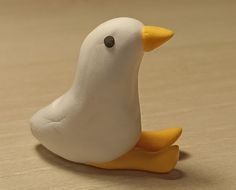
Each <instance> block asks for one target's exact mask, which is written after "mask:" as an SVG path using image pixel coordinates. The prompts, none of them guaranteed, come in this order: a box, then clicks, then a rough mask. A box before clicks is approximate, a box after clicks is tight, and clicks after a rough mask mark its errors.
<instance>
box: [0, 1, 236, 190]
mask: <svg viewBox="0 0 236 190" xmlns="http://www.w3.org/2000/svg"><path fill="white" fill-rule="evenodd" d="M235 10H236V1H233V0H231V1H227V0H226V1H223V0H222V1H215V0H207V1H188V0H182V1H166V0H162V1H155V0H145V1H144V0H142V1H135V0H133V1H125V0H119V1H118V0H116V1H105V0H101V1H91V0H81V1H76V0H59V1H45V0H44V1H36V0H33V1H25V0H23V1H16V0H15V1H13V0H11V1H6V0H5V1H4V0H0V189H1V190H25V189H32V190H39V189H47V190H54V189H55V190H68V189H73V190H74V189H90V190H92V189H96V190H97V189H109V190H113V189H115V190H118V189H122V190H123V189H127V190H128V189H148V190H149V189H163V190H168V189H171V190H173V189H174V190H178V189H181V190H183V189H186V190H189V189H191V190H195V189H214V190H218V189H219V190H222V189H225V190H231V189H232V190H233V189H236V180H235V179H236V164H235V162H236V158H235V157H236V52H235V49H236V38H235V36H236V23H235V18H236V11H235ZM119 16H129V17H134V18H137V19H139V20H140V21H142V22H143V23H145V24H146V25H159V26H165V27H167V28H171V29H172V30H174V31H175V33H176V35H175V37H174V38H173V39H172V40H170V41H169V42H168V43H167V44H165V45H164V46H162V47H161V48H160V49H159V50H155V51H153V52H151V53H147V54H145V57H144V59H143V62H142V65H141V68H140V74H139V87H140V102H141V109H142V123H143V128H144V129H145V130H151V129H162V128H167V127H176V126H182V127H183V135H182V137H181V139H180V140H179V141H178V142H177V143H178V144H179V145H180V148H181V151H182V152H181V157H180V161H179V163H178V164H177V167H176V169H175V170H173V171H172V172H171V173H169V174H164V175H161V174H154V173H148V172H138V171H106V170H101V169H96V168H92V167H88V166H84V165H80V164H74V163H70V162H68V161H65V160H63V159H61V158H59V157H57V156H55V155H53V154H52V153H50V152H49V151H47V150H46V149H45V148H44V147H43V146H41V145H40V144H39V142H38V141H37V140H36V139H35V138H34V137H33V136H32V135H31V132H30V127H29V119H30V117H31V116H32V114H33V113H34V112H36V111H37V110H38V109H40V108H42V107H43V106H45V105H47V104H48V103H50V102H51V101H52V100H54V99H55V98H56V97H58V96H60V95H61V94H63V93H64V92H65V91H66V90H67V89H68V88H69V86H70V84H71V83H72V80H73V77H74V71H75V66H76V62H77V58H78V52H79V47H80V44H81V42H82V40H83V39H84V37H85V36H86V35H87V34H88V32H89V31H91V30H92V29H93V28H94V27H96V26H97V25H98V24H100V23H101V22H103V21H105V20H108V19H110V18H113V17H119Z"/></svg>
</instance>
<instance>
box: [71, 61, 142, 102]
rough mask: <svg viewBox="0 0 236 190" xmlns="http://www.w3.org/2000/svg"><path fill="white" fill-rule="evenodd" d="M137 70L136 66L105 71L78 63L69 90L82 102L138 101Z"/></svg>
mask: <svg viewBox="0 0 236 190" xmlns="http://www.w3.org/2000/svg"><path fill="white" fill-rule="evenodd" d="M138 70H139V64H137V67H136V68H132V70H131V69H129V68H128V69H126V70H123V71H122V69H121V70H119V71H118V72H113V73H112V72H111V73H107V71H105V72H104V71H101V70H95V69H91V68H88V67H87V66H85V65H83V64H81V65H80V64H79V65H78V68H77V72H76V77H75V80H74V83H73V85H72V87H71V89H70V90H71V92H72V94H73V95H74V97H75V98H77V99H79V100H80V101H83V102H91V101H94V102H97V101H100V102H104V103H108V104H109V103H110V102H114V101H117V102H120V101H122V102H124V103H127V104H132V103H133V102H135V103H138Z"/></svg>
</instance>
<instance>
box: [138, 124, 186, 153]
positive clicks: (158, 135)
mask: <svg viewBox="0 0 236 190" xmlns="http://www.w3.org/2000/svg"><path fill="white" fill-rule="evenodd" d="M181 133H182V129H181V128H169V129H164V130H161V131H143V132H142V134H141V137H140V140H139V142H138V143H137V145H136V146H137V147H139V148H143V149H145V150H147V151H158V150H160V149H162V148H165V147H168V146H170V145H172V144H173V143H174V142H175V141H176V140H177V139H178V138H179V137H180V135H181Z"/></svg>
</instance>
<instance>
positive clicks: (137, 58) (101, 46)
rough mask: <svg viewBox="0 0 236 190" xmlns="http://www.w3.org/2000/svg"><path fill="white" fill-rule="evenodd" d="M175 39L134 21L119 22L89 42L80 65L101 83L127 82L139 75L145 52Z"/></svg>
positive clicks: (96, 31) (106, 24) (99, 30)
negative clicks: (126, 79)
mask: <svg viewBox="0 0 236 190" xmlns="http://www.w3.org/2000/svg"><path fill="white" fill-rule="evenodd" d="M172 36H173V32H172V31H170V30H167V29H164V28H160V27H155V26H144V25H143V24H142V23H141V22H140V21H138V20H135V19H132V18H127V17H121V18H115V19H112V20H109V21H106V22H104V23H102V24H101V25H99V26H98V27H97V28H95V29H94V30H93V31H92V32H91V33H90V34H89V35H88V36H87V37H86V38H85V40H84V42H83V44H82V46H81V50H80V60H79V62H80V64H79V65H80V67H83V68H82V69H83V73H87V74H88V75H90V77H91V76H92V75H93V76H94V77H97V79H99V78H103V79H105V80H107V79H108V80H112V78H114V77H116V78H119V76H122V77H124V78H125V76H130V75H132V73H137V71H138V68H139V64H140V62H141V60H142V57H143V53H144V52H147V51H151V50H153V49H155V48H157V47H159V46H160V45H161V44H163V43H164V42H166V41H167V40H168V39H170V38H171V37H172ZM79 69H80V68H79ZM85 70H86V71H85ZM95 73H96V74H95Z"/></svg>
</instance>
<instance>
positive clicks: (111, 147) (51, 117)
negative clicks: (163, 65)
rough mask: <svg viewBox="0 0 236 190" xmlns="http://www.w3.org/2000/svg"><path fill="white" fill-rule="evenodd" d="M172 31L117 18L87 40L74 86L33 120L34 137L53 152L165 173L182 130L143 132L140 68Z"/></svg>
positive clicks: (105, 165)
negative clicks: (143, 61) (139, 89)
mask: <svg viewBox="0 0 236 190" xmlns="http://www.w3.org/2000/svg"><path fill="white" fill-rule="evenodd" d="M172 36H173V32H172V31H170V30H167V29H164V28H160V27H155V26H144V25H143V24H142V23H141V22H140V21H138V20H135V19H132V18H126V17H122V18H115V19H112V20H109V21H107V22H104V23H103V24H101V25H99V26H98V27H97V28H95V29H94V30H93V31H92V32H91V33H90V34H89V35H88V36H87V37H86V38H85V40H84V42H83V44H82V46H81V49H80V55H79V63H78V65H77V70H76V75H75V79H74V82H73V84H72V86H71V88H70V89H69V90H68V91H67V92H66V93H65V94H64V95H62V96H61V97H59V98H57V99H56V100H55V101H53V102H52V103H51V104H49V105H48V106H47V107H45V108H43V109H41V110H39V111H38V112H37V113H36V114H34V115H33V117H32V119H31V130H32V133H33V135H34V136H35V137H36V138H37V139H38V140H39V141H40V142H41V144H42V145H44V146H45V147H46V148H47V149H49V150H50V151H52V152H53V153H55V154H57V155H59V156H61V157H63V158H65V159H67V160H70V161H73V162H77V163H82V164H87V165H91V166H95V167H99V168H105V169H134V170H145V171H151V172H160V173H165V172H169V171H170V170H172V169H173V168H174V167H175V165H176V163H177V161H178V158H179V148H178V146H177V145H172V144H173V143H174V142H175V141H176V140H177V139H178V137H179V136H180V135H181V128H170V129H166V130H162V131H142V130H141V119H140V106H139V96H138V71H139V65H140V62H141V60H142V57H143V54H144V52H148V51H151V50H153V49H155V48H157V47H159V46H160V45H161V44H163V43H164V42H166V41H167V40H168V39H170V38H171V37H172Z"/></svg>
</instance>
